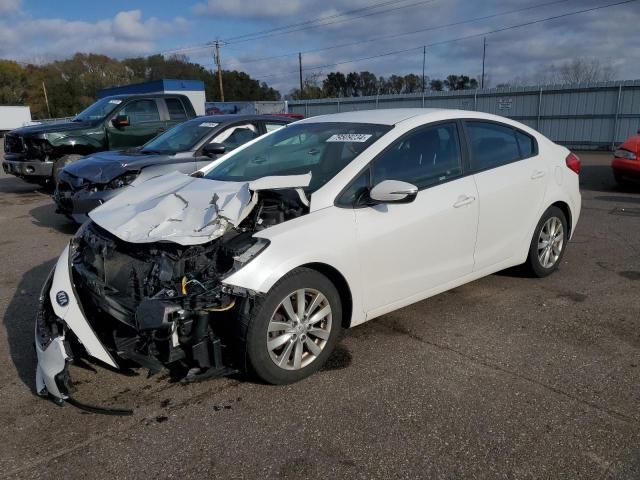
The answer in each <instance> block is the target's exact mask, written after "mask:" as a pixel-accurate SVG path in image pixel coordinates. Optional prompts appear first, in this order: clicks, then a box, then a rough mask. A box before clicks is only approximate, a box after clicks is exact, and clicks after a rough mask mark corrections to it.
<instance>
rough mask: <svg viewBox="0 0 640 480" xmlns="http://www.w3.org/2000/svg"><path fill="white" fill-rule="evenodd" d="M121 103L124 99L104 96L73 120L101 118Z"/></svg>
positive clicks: (81, 120)
mask: <svg viewBox="0 0 640 480" xmlns="http://www.w3.org/2000/svg"><path fill="white" fill-rule="evenodd" d="M121 103H122V100H119V99H117V98H103V99H101V100H98V101H97V102H96V103H94V104H93V105H91V106H89V107H88V108H86V109H84V110H83V111H82V112H80V113H79V114H78V115H76V117H75V118H74V119H73V121H74V122H83V121H87V120H100V119H102V118H104V117H106V116H107V115H109V114H110V113H111V112H113V111H114V110H115V109H116V107H117V106H118V105H120V104H121Z"/></svg>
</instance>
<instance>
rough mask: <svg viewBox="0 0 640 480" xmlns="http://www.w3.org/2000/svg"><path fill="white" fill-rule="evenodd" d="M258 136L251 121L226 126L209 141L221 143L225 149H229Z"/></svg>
mask: <svg viewBox="0 0 640 480" xmlns="http://www.w3.org/2000/svg"><path fill="white" fill-rule="evenodd" d="M259 136H260V134H259V133H258V129H257V128H256V126H255V125H253V124H252V123H244V124H242V125H234V126H233V127H229V128H227V129H226V130H224V131H223V132H221V133H219V134H218V135H216V136H215V138H214V139H213V140H211V143H221V144H223V145H224V146H225V147H227V151H231V150H233V149H235V148H238V147H239V146H240V145H244V144H245V143H247V142H248V141H250V140H253V139H254V138H258V137H259Z"/></svg>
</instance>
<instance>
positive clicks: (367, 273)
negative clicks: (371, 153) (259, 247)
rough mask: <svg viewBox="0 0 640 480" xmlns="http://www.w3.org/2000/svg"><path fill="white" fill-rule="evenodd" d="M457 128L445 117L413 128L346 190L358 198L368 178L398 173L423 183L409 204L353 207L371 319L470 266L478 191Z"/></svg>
mask: <svg viewBox="0 0 640 480" xmlns="http://www.w3.org/2000/svg"><path fill="white" fill-rule="evenodd" d="M458 130H459V129H458V125H457V123H456V122H445V123H439V124H434V125H429V126H426V127H421V128H419V129H417V130H414V131H412V132H410V133H409V134H407V135H405V136H404V137H402V138H401V139H399V140H397V141H396V142H395V143H394V144H392V145H391V146H390V147H389V148H387V149H386V150H385V151H384V152H383V153H382V154H381V155H380V156H378V157H377V158H376V159H374V160H373V161H372V163H371V165H370V167H369V169H368V170H367V171H365V172H364V173H363V174H362V176H361V177H360V178H358V179H356V181H355V183H354V186H353V187H352V188H351V189H348V190H347V191H346V192H345V194H344V195H345V196H346V198H347V201H348V198H349V197H350V196H355V197H357V196H358V195H359V194H358V192H357V190H358V184H364V183H367V181H368V182H369V184H370V185H377V184H378V183H380V182H382V181H383V180H401V181H405V182H408V183H411V184H413V185H415V186H417V187H418V188H419V191H418V194H417V197H416V198H415V200H414V201H413V202H411V203H406V204H378V205H375V206H367V207H362V208H356V209H355V215H356V229H357V237H358V250H359V253H360V264H361V272H362V283H363V291H364V292H365V293H364V301H363V308H364V310H365V312H367V316H368V317H369V318H371V317H373V316H377V315H379V314H382V313H385V312H387V311H390V310H392V309H394V308H396V307H398V306H401V305H403V304H408V303H411V302H413V301H417V300H419V299H421V298H423V297H424V296H426V295H428V294H429V293H430V292H433V291H434V290H435V289H437V288H438V287H443V286H445V285H447V284H448V283H450V282H452V281H454V280H456V279H458V278H460V277H463V276H464V275H467V274H469V273H471V272H472V270H473V253H474V249H475V241H476V231H477V223H478V201H477V196H478V194H477V191H476V187H475V183H474V181H473V178H472V177H470V176H467V177H465V176H464V166H463V154H462V150H461V148H460V145H461V144H460V133H459V131H458ZM365 195H366V194H365ZM356 201H357V200H356Z"/></svg>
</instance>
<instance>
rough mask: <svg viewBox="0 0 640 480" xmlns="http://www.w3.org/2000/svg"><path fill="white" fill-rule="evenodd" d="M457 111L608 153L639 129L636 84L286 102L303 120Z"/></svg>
mask: <svg viewBox="0 0 640 480" xmlns="http://www.w3.org/2000/svg"><path fill="white" fill-rule="evenodd" d="M404 107H424V108H457V109H462V110H477V111H480V112H486V113H493V114H496V115H502V116H504V117H509V118H512V119H514V120H518V121H520V122H522V123H524V124H526V125H529V126H530V127H532V128H535V129H536V130H538V131H540V132H541V133H542V134H544V135H546V136H547V137H549V138H550V139H551V140H553V141H555V142H557V143H560V144H563V145H566V146H568V147H571V148H575V149H612V148H614V146H615V145H616V144H619V143H621V142H623V141H624V140H625V139H626V138H627V137H628V136H629V135H631V134H633V133H635V132H636V131H637V130H638V129H639V128H640V80H629V81H622V82H606V83H597V84H580V85H544V86H539V87H517V88H507V89H486V90H463V91H453V92H427V93H426V94H425V95H422V94H404V95H380V96H374V97H349V98H330V99H320V100H303V101H289V111H290V112H295V113H302V114H303V115H305V116H306V117H312V116H315V115H323V114H327V113H336V112H348V111H353V110H370V109H379V108H404Z"/></svg>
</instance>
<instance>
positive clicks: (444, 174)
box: [371, 123, 462, 189]
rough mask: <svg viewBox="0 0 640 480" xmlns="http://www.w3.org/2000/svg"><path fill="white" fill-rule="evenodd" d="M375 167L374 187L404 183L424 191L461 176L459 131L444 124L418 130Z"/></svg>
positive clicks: (373, 170)
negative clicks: (394, 182) (393, 181)
mask: <svg viewBox="0 0 640 480" xmlns="http://www.w3.org/2000/svg"><path fill="white" fill-rule="evenodd" d="M371 166H372V175H373V185H377V184H378V183H380V182H381V181H383V180H402V181H404V182H409V183H411V184H413V185H415V186H417V187H418V188H420V189H422V188H426V187H429V186H431V185H435V184H438V183H441V182H444V181H446V180H448V179H450V178H453V177H457V176H460V175H461V174H462V157H461V155H460V141H459V138H458V128H457V126H456V124H455V123H443V124H439V125H434V126H430V127H425V128H421V129H420V130H416V131H414V132H413V133H410V134H408V135H406V136H405V137H403V138H401V139H400V140H398V141H397V142H396V143H394V144H392V145H391V147H389V148H388V149H387V150H386V151H385V152H384V153H383V154H382V155H381V156H379V157H378V158H376V159H375V160H373V162H372V164H371Z"/></svg>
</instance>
